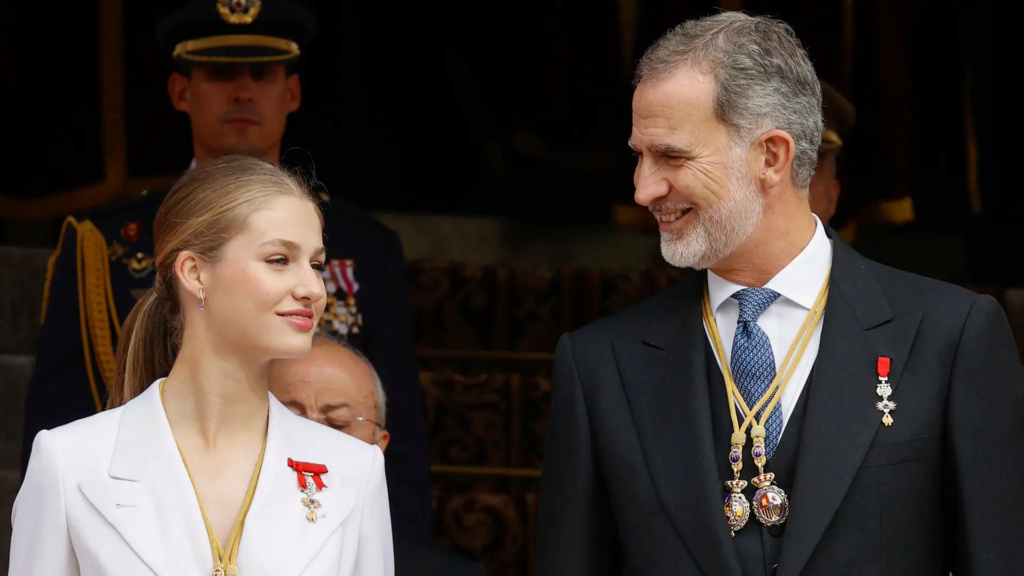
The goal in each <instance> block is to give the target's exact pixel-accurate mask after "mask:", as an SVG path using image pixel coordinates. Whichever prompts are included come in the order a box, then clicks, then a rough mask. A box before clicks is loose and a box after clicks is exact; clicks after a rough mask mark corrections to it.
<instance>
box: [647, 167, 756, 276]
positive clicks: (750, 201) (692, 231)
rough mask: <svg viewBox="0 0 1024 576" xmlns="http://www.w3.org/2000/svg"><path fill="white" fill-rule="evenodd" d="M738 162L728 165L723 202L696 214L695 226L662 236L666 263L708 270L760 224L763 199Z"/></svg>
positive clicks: (662, 254)
mask: <svg viewBox="0 0 1024 576" xmlns="http://www.w3.org/2000/svg"><path fill="white" fill-rule="evenodd" d="M738 160H739V161H737V162H731V163H730V166H729V195H728V196H726V197H725V199H723V200H722V201H721V202H719V203H718V205H717V206H714V207H713V208H710V209H708V210H705V211H702V212H697V213H696V222H695V223H692V224H690V225H689V226H687V227H685V228H680V229H679V230H672V231H667V232H662V233H661V256H662V257H663V258H664V259H665V261H666V262H668V263H669V264H671V265H673V266H677V267H679V268H693V269H696V270H703V269H706V268H711V267H712V266H714V265H715V264H717V263H718V262H721V261H722V260H723V259H725V258H726V257H727V256H729V254H731V253H732V251H733V250H735V249H736V248H737V247H738V246H739V245H740V244H742V243H743V241H744V240H746V239H747V237H748V236H750V233H751V232H752V231H753V230H754V228H755V227H756V226H757V224H758V222H760V220H761V215H762V214H763V213H764V199H763V198H761V195H760V194H759V193H758V192H757V190H756V189H755V187H754V183H753V181H752V180H751V179H750V177H749V176H747V173H746V165H745V164H744V163H743V161H742V156H741V157H739V158H738ZM693 210H694V211H696V210H697V209H696V208H694V209H693Z"/></svg>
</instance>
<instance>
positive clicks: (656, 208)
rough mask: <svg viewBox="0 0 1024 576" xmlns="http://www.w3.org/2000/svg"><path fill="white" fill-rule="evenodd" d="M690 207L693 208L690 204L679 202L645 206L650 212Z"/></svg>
mask: <svg viewBox="0 0 1024 576" xmlns="http://www.w3.org/2000/svg"><path fill="white" fill-rule="evenodd" d="M690 208H693V205H692V204H683V203H680V202H666V203H664V204H658V205H657V206H655V205H653V204H652V205H651V206H648V207H647V209H648V210H650V211H651V213H652V214H654V213H657V212H676V211H678V210H687V209H690Z"/></svg>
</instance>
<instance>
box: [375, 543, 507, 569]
mask: <svg viewBox="0 0 1024 576" xmlns="http://www.w3.org/2000/svg"><path fill="white" fill-rule="evenodd" d="M394 546H395V576H487V570H485V569H484V566H483V564H480V563H479V562H474V561H473V560H472V559H470V558H468V557H467V556H464V555H462V554H459V553H458V552H454V551H452V550H448V549H446V548H441V547H440V546H437V545H436V544H428V543H425V542H416V541H413V540H406V539H405V538H397V537H396V538H395V544H394Z"/></svg>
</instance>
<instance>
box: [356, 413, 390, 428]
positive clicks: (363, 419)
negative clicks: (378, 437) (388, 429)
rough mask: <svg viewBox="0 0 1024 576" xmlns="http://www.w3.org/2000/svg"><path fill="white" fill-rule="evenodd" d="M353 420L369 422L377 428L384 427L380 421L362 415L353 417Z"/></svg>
mask: <svg viewBox="0 0 1024 576" xmlns="http://www.w3.org/2000/svg"><path fill="white" fill-rule="evenodd" d="M355 421H356V422H369V423H370V424H373V425H374V426H376V427H377V428H380V429H381V430H383V429H384V425H382V424H381V423H380V422H377V421H376V420H370V419H369V418H363V417H362V416H356V417H355Z"/></svg>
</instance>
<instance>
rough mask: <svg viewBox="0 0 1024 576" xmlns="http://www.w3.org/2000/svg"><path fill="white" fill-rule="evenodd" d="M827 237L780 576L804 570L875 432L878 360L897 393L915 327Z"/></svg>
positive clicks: (853, 256) (860, 262)
mask: <svg viewBox="0 0 1024 576" xmlns="http://www.w3.org/2000/svg"><path fill="white" fill-rule="evenodd" d="M830 236H832V237H833V238H834V250H833V259H832V274H831V282H830V289H829V299H828V304H827V306H826V309H825V315H824V320H823V321H824V324H823V326H822V332H821V344H820V347H819V349H818V356H817V358H816V360H815V365H814V371H813V376H812V380H811V389H810V390H809V391H808V392H809V396H808V399H807V412H806V418H805V420H804V425H803V432H802V435H801V443H800V451H799V459H798V461H797V468H796V473H795V477H794V483H793V491H792V494H791V495H790V496H791V498H792V511H791V513H790V517H789V520H788V522H787V523H788V527H787V531H786V540H785V544H784V546H783V549H782V552H781V556H780V558H779V575H780V576H785V575H797V574H799V573H800V572H801V571H802V570H803V568H804V566H805V565H806V564H807V561H808V559H809V558H810V556H811V553H812V552H813V551H814V548H815V546H817V543H818V541H819V540H820V539H821V536H822V534H823V533H824V531H825V529H826V528H827V526H828V524H829V522H830V521H831V520H832V517H833V515H834V514H835V513H836V510H837V509H838V508H839V505H840V503H841V502H842V500H843V497H844V496H845V494H846V492H847V490H848V489H849V487H850V484H851V482H852V481H853V477H854V475H855V474H856V473H857V469H858V468H859V467H860V463H861V461H862V460H863V459H864V456H865V455H866V454H867V450H868V448H869V446H870V445H871V441H872V439H873V438H874V436H875V433H876V432H877V430H878V428H879V426H881V421H882V414H881V413H880V412H878V411H877V410H876V409H875V401H877V400H878V397H877V396H876V394H875V384H876V383H877V382H878V373H877V369H876V362H877V359H878V357H879V356H888V357H890V358H892V368H891V370H890V382H891V383H892V385H893V387H894V388H896V387H898V385H899V383H900V373H901V371H902V367H903V365H904V364H905V363H906V358H907V355H908V354H909V351H910V346H911V344H912V343H913V341H914V337H915V335H916V333H917V328H918V325H919V324H920V321H921V315H920V313H917V314H910V315H905V316H894V315H893V313H892V311H891V310H890V308H889V306H888V304H887V302H886V299H885V295H884V292H883V291H882V287H881V286H880V285H879V284H878V281H877V279H875V277H874V276H873V275H872V274H871V273H870V272H869V271H868V270H867V268H866V267H865V261H864V259H863V257H861V256H860V255H859V254H857V253H856V252H854V251H853V250H852V249H851V248H849V247H848V246H846V245H845V244H843V243H842V241H841V240H839V239H838V238H835V234H834V233H831V234H830ZM897 397H898V396H897ZM896 418H897V419H898V418H899V415H898V414H897V415H896Z"/></svg>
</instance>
